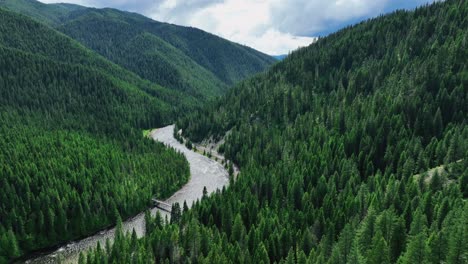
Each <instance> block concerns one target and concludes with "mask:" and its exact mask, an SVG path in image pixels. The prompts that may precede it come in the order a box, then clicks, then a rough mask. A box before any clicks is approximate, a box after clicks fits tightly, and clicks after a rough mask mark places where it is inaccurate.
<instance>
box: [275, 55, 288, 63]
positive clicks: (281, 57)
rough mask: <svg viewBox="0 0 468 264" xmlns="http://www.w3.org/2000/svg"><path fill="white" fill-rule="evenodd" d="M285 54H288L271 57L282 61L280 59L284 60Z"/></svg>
mask: <svg viewBox="0 0 468 264" xmlns="http://www.w3.org/2000/svg"><path fill="white" fill-rule="evenodd" d="M287 56H288V55H286V54H284V55H277V56H273V58H275V59H276V60H279V61H282V60H284V59H285V58H286V57H287Z"/></svg>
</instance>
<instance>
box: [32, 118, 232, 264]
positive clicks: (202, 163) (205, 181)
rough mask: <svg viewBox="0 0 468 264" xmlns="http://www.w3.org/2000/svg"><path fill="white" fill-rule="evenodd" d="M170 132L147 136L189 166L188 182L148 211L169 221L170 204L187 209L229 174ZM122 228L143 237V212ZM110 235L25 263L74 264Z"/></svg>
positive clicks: (99, 235) (170, 128) (111, 231)
mask: <svg viewBox="0 0 468 264" xmlns="http://www.w3.org/2000/svg"><path fill="white" fill-rule="evenodd" d="M173 130H174V126H173V125H172V126H167V127H164V128H160V129H155V130H153V131H152V132H151V134H150V135H151V137H152V138H153V139H154V140H157V141H159V142H162V143H164V144H165V145H167V146H169V147H172V148H174V149H176V150H178V151H180V152H181V153H183V154H184V155H185V157H186V158H187V160H188V162H189V164H190V180H189V182H188V183H187V184H186V185H185V186H183V187H182V189H180V190H179V191H177V192H176V193H175V194H174V195H172V196H171V197H170V198H169V199H167V200H166V201H159V200H156V199H154V200H153V202H155V203H156V204H155V205H156V207H155V208H153V209H152V210H151V212H152V214H153V215H155V214H156V212H158V211H159V212H160V213H161V214H162V215H163V217H166V216H167V217H168V219H169V218H170V210H171V207H172V204H174V203H179V204H183V203H184V201H185V202H186V203H187V205H188V206H189V207H191V206H192V204H193V202H195V201H196V200H198V199H201V197H202V196H203V188H204V187H206V189H207V191H208V193H212V192H214V191H216V189H221V188H223V186H226V185H227V184H228V183H229V174H228V172H227V171H226V169H225V168H224V167H223V166H222V165H221V164H219V163H218V162H216V161H214V160H211V159H209V158H207V157H205V156H203V155H201V154H198V153H195V152H193V151H192V150H189V149H188V148H186V147H185V146H184V145H183V144H181V143H179V142H178V141H177V140H176V139H175V138H174V136H173ZM123 228H124V230H125V231H126V232H132V230H135V232H136V233H137V236H138V237H142V236H144V235H145V216H144V212H142V213H140V214H138V215H137V216H135V217H133V218H131V219H128V220H127V221H125V222H124V223H123ZM114 233H115V229H114V228H111V229H107V230H102V231H101V232H99V233H97V234H95V235H91V236H89V237H87V238H85V239H82V240H78V241H70V242H68V243H67V244H65V245H63V246H61V247H60V248H58V249H56V250H53V251H48V252H41V253H38V254H36V255H35V256H32V257H31V258H30V259H29V260H27V261H26V263H59V262H60V263H77V262H78V257H79V254H80V252H86V251H87V250H89V249H91V248H94V247H96V245H97V243H98V242H99V243H100V244H101V245H105V243H106V240H107V239H109V241H110V242H112V241H113V238H114Z"/></svg>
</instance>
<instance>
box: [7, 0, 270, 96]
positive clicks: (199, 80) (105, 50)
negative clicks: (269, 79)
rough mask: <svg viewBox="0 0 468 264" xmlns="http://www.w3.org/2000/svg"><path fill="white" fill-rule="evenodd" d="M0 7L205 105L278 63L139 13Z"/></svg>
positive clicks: (15, 4) (31, 0)
mask: <svg viewBox="0 0 468 264" xmlns="http://www.w3.org/2000/svg"><path fill="white" fill-rule="evenodd" d="M0 6H4V7H6V8H8V9H10V10H13V11H16V12H20V13H23V14H26V15H29V16H32V17H34V18H35V19H38V20H39V21H42V22H44V23H47V24H48V25H49V26H52V27H54V28H56V29H58V30H59V31H61V32H63V33H65V34H67V35H68V36H70V37H72V38H74V39H76V40H78V41H79V42H81V43H82V44H83V45H85V46H86V47H88V48H90V49H92V50H94V51H96V52H98V53H99V54H101V55H102V56H104V57H106V58H107V59H109V60H111V61H112V62H114V63H116V64H118V65H120V66H122V67H124V68H125V69H127V70H130V71H132V72H134V73H136V74H138V75H139V76H140V77H142V78H144V79H147V80H150V81H152V82H155V83H157V84H159V85H162V86H165V87H168V88H171V89H177V90H180V91H183V92H185V93H188V94H190V95H192V96H195V97H199V98H202V99H203V98H210V97H214V96H219V95H221V94H223V93H224V92H225V91H226V90H227V88H228V87H229V86H230V85H232V84H234V83H236V82H238V81H240V80H242V79H244V78H246V77H248V76H251V75H253V74H255V73H258V72H261V71H263V70H264V69H266V68H267V67H268V66H270V65H271V64H273V63H274V62H275V60H274V59H273V58H271V57H270V56H268V55H266V54H263V53H260V52H258V51H255V50H253V49H251V48H248V47H245V46H242V45H239V44H236V43H233V42H230V41H227V40H225V39H222V38H219V37H217V36H215V35H212V34H209V33H206V32H204V31H202V30H199V29H195V28H189V27H181V26H176V25H171V24H167V23H160V22H157V21H154V20H151V19H149V18H147V17H144V16H142V15H139V14H135V13H129V12H123V11H119V10H115V9H94V8H85V7H79V6H74V5H73V6H70V5H65V4H48V5H46V4H42V3H40V2H37V1H35V0H20V1H16V0H1V1H0Z"/></svg>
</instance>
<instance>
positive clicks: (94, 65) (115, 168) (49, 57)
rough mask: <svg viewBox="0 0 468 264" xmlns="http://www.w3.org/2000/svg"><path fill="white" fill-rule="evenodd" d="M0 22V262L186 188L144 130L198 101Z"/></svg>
mask: <svg viewBox="0 0 468 264" xmlns="http://www.w3.org/2000/svg"><path fill="white" fill-rule="evenodd" d="M0 21H1V23H0V124H1V125H0V135H1V137H0V182H1V186H2V192H1V193H0V215H1V216H2V217H1V218H0V263H4V262H6V261H8V260H11V259H13V258H15V257H18V256H21V255H24V254H27V253H28V252H30V251H33V250H37V249H41V248H44V247H50V246H53V245H56V244H57V243H59V242H63V241H68V240H71V239H76V238H78V237H81V236H84V235H88V234H90V233H92V232H95V231H97V230H99V229H101V228H103V227H106V226H109V225H111V224H114V223H116V221H117V220H118V218H119V217H123V218H126V217H129V216H131V215H133V214H135V213H138V212H140V211H141V210H143V209H145V208H146V207H147V206H148V204H149V203H150V198H151V197H152V196H154V195H156V196H159V197H168V196H169V195H171V194H172V193H173V192H174V191H175V190H177V189H178V188H180V186H182V185H183V184H184V183H185V182H186V181H187V179H188V177H189V168H188V164H187V161H186V160H185V159H184V158H183V156H182V155H181V154H179V153H176V152H175V151H174V150H169V149H166V148H165V147H163V146H162V145H161V144H156V143H154V142H153V141H151V140H149V139H144V138H142V135H141V129H143V128H151V127H157V126H162V125H164V124H166V123H167V122H169V121H170V120H172V119H173V118H174V117H175V115H176V114H179V111H182V110H184V109H187V108H193V105H192V104H193V101H194V100H195V99H193V98H190V97H189V96H187V95H184V96H182V95H181V94H179V93H178V92H174V91H172V90H168V89H166V88H163V87H160V86H157V85H154V84H151V83H149V82H148V81H144V80H142V79H140V78H139V77H137V76H136V75H134V74H132V73H131V72H129V71H127V70H125V69H122V68H120V67H119V66H117V65H115V64H113V63H111V62H109V61H107V60H105V59H104V58H103V57H101V56H99V55H98V54H96V53H94V52H92V51H89V50H87V49H86V48H84V47H83V46H82V45H80V44H79V43H77V42H76V41H74V40H72V39H70V38H69V37H66V36H65V35H63V34H61V33H59V32H56V31H54V30H52V29H50V28H48V27H46V26H45V25H43V24H40V23H38V22H35V21H33V20H31V19H29V18H28V17H26V16H22V15H18V14H16V13H12V12H10V11H5V10H3V9H0ZM135 190H138V192H137V193H136V192H135Z"/></svg>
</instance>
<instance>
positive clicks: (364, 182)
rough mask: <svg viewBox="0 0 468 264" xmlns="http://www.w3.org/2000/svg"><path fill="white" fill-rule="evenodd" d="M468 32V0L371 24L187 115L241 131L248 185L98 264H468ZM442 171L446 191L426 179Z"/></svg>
mask: <svg viewBox="0 0 468 264" xmlns="http://www.w3.org/2000/svg"><path fill="white" fill-rule="evenodd" d="M467 28H468V3H467V2H466V1H460V0H448V1H444V2H436V3H434V4H431V5H429V6H424V7H420V8H417V9H416V10H415V11H397V12H394V13H392V14H389V15H386V16H381V17H378V18H376V19H372V20H369V21H365V22H362V23H360V24H358V25H356V26H353V27H349V28H346V29H343V30H341V31H339V32H337V33H335V34H332V35H330V36H328V37H325V38H321V39H319V40H318V41H317V42H316V43H315V44H313V45H311V46H309V47H307V48H303V49H300V50H298V51H296V52H293V53H292V54H291V55H289V56H288V57H287V58H286V59H285V60H284V61H283V62H280V63H278V64H276V65H275V66H273V68H272V69H271V70H269V71H268V72H266V73H264V74H261V75H258V76H256V77H254V78H252V79H249V80H246V81H244V82H241V83H240V84H239V85H237V86H236V87H235V88H234V89H232V90H230V91H229V92H228V93H227V95H226V96H224V97H222V98H221V99H219V100H218V101H217V102H216V103H214V104H213V105H211V106H208V107H206V108H205V109H204V110H201V111H198V112H195V113H193V114H190V115H188V116H187V117H185V118H181V119H180V120H179V122H178V124H177V125H178V128H180V129H182V130H183V134H184V135H186V136H188V137H190V138H191V139H192V140H194V141H200V140H202V139H205V138H209V137H210V136H214V137H215V138H216V137H217V138H218V139H220V138H221V137H223V136H224V135H225V134H226V132H227V131H229V133H228V136H226V138H225V140H226V141H225V144H224V145H223V146H222V147H221V148H220V151H224V153H225V155H226V157H227V158H228V159H231V160H234V161H235V162H236V163H237V164H238V165H239V166H240V169H241V174H240V175H239V176H238V178H237V181H236V182H235V183H233V185H231V187H230V188H229V189H227V190H224V191H223V192H220V193H218V194H217V195H214V196H212V197H207V198H204V199H203V200H202V201H201V202H200V203H199V204H198V205H196V206H195V208H194V209H193V210H191V211H189V212H187V213H185V214H184V215H183V217H182V219H181V220H180V222H179V223H178V224H177V225H168V226H161V225H160V220H159V221H158V220H155V222H154V225H150V227H149V230H150V232H151V234H150V235H149V236H148V237H147V238H144V239H142V240H140V241H139V242H138V245H137V246H135V243H136V241H135V240H130V239H126V240H125V239H122V241H119V242H118V244H119V246H117V247H114V250H112V252H111V253H110V254H108V255H106V254H103V252H102V251H97V252H94V253H93V254H92V255H91V256H90V257H89V258H88V261H87V263H97V262H96V261H94V260H97V259H100V258H104V259H108V260H109V261H117V262H119V261H121V260H124V259H126V258H130V256H137V257H139V258H143V259H147V260H148V259H151V260H153V261H154V259H156V261H157V262H164V261H169V262H183V263H185V262H187V263H189V262H192V263H193V262H198V263H233V262H234V263H465V262H466V259H467V257H468V248H467V245H468V243H467V238H468V233H467V232H468V230H467V227H468V222H467V221H468V204H467V200H466V199H467V198H468V169H467V168H468V164H467V161H466V156H467V155H468V147H467V142H468V140H467V139H468V126H467V113H468V109H467V107H468V98H467V97H468V91H467V87H468V68H467V64H466V63H467V58H468V54H467V51H468V49H467V45H468V43H467V37H468V36H467V34H468V32H467V30H466V29H467ZM460 159H463V160H462V161H461V162H459V163H457V162H455V161H458V160H460ZM441 165H444V166H447V168H448V167H449V168H448V169H447V175H444V178H445V177H447V178H448V179H449V181H447V182H448V183H447V184H443V182H442V181H440V178H439V177H433V178H432V180H431V181H430V182H429V183H426V182H425V181H424V178H423V177H419V178H420V179H422V180H417V179H415V177H413V175H416V174H418V173H423V172H427V171H430V169H431V168H435V167H438V166H441ZM437 179H438V180H437ZM174 238H176V239H174ZM171 239H172V240H171ZM169 240H171V241H172V243H171V244H170V245H168V244H167V241H169ZM116 244H117V243H116ZM130 244H132V245H133V246H132V247H130V246H125V245H130ZM148 248H149V250H148ZM116 252H118V253H116ZM122 262H125V261H122Z"/></svg>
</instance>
